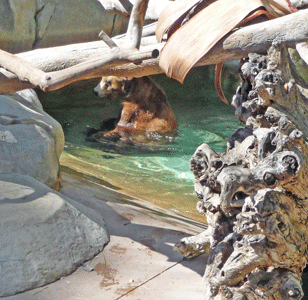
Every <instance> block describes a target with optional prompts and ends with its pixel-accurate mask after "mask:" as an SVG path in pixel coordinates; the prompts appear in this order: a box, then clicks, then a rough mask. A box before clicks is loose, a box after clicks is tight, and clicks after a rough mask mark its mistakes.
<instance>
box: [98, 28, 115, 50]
mask: <svg viewBox="0 0 308 300" xmlns="http://www.w3.org/2000/svg"><path fill="white" fill-rule="evenodd" d="M98 37H99V38H101V39H102V40H103V41H104V42H105V43H106V45H107V46H108V47H109V48H110V49H113V48H117V47H118V45H117V44H116V43H115V42H114V41H113V40H112V39H111V38H110V37H109V36H108V34H107V33H105V32H104V30H102V31H101V32H100V33H99V34H98Z"/></svg>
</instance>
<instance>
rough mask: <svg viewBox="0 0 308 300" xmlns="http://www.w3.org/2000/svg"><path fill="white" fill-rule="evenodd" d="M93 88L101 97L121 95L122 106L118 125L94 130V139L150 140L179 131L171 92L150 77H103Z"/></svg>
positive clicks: (148, 141)
mask: <svg viewBox="0 0 308 300" xmlns="http://www.w3.org/2000/svg"><path fill="white" fill-rule="evenodd" d="M93 92H94V93H95V94H96V95H98V96H101V97H106V96H111V97H112V98H115V97H117V96H119V97H120V98H121V104H122V110H121V113H120V117H119V120H116V121H117V124H116V126H115V128H114V129H113V130H108V131H106V130H105V131H99V132H97V133H94V134H93V136H92V140H99V139H100V138H106V139H114V140H117V139H118V140H121V141H122V142H123V141H124V142H132V143H135V144H147V143H151V142H153V141H154V142H155V141H157V140H160V138H164V139H166V137H167V138H172V137H173V138H174V137H175V136H176V135H177V128H178V126H177V121H176V118H175V115H174V113H173V111H172V109H171V107H170V105H169V103H168V101H167V96H166V94H165V92H164V91H163V90H162V88H161V87H159V86H158V85H157V83H156V82H154V80H152V79H151V78H150V77H140V78H132V79H128V78H119V77H115V76H108V77H103V78H102V80H101V82H100V83H99V84H98V86H97V87H96V88H95V89H94V90H93ZM113 121H115V120H113ZM106 129H107V128H106Z"/></svg>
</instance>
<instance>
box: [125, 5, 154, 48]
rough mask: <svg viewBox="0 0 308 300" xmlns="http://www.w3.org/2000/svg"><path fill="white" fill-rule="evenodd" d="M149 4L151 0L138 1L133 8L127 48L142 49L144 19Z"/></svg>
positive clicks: (127, 36)
mask: <svg viewBox="0 0 308 300" xmlns="http://www.w3.org/2000/svg"><path fill="white" fill-rule="evenodd" d="M148 3H149V0H137V1H136V3H135V5H134V7H133V11H132V13H131V18H130V20H129V23H128V28H127V34H126V45H127V46H126V47H127V48H131V49H133V48H136V49H139V47H140V41H141V36H142V29H143V24H144V17H145V13H146V10H147V7H148Z"/></svg>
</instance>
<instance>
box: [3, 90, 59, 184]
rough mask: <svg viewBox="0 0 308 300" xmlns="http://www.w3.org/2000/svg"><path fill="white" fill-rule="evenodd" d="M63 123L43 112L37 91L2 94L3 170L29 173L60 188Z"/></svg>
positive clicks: (8, 172) (6, 172)
mask: <svg viewBox="0 0 308 300" xmlns="http://www.w3.org/2000/svg"><path fill="white" fill-rule="evenodd" d="M63 147H64V134H63V131H62V127H61V125H60V124H59V123H58V122H57V121H56V120H54V119H53V118H52V117H50V116H49V115H48V114H47V113H46V112H44V111H43V108H42V105H41V104H40V102H39V100H38V98H37V96H36V94H35V92H34V91H33V90H23V91H21V92H18V93H16V94H14V95H0V153H1V156H0V170H1V173H5V174H12V173H17V174H23V175H29V176H31V177H33V178H35V179H37V180H38V181H40V182H42V183H44V184H46V185H47V186H49V187H52V188H55V189H58V188H59V180H60V178H59V177H60V175H59V171H60V163H59V158H60V155H61V152H62V150H63Z"/></svg>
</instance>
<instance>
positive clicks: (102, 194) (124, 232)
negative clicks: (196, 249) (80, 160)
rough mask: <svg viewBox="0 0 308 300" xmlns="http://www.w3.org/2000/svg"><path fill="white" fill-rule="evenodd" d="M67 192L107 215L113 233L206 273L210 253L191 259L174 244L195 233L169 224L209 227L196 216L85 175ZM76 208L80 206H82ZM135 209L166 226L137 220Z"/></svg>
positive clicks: (199, 272)
mask: <svg viewBox="0 0 308 300" xmlns="http://www.w3.org/2000/svg"><path fill="white" fill-rule="evenodd" d="M71 178H72V177H71ZM73 180H74V179H73ZM64 181H65V177H64ZM80 181H81V182H83V181H84V184H79V185H78V184H77V182H80ZM64 184H65V183H64ZM87 187H89V193H88V192H87V195H88V197H86V198H85V197H84V196H83V194H84V191H82V190H84V189H85V188H87ZM78 189H80V190H78ZM91 193H92V195H91ZM63 194H64V195H65V196H68V197H71V199H74V201H77V202H79V203H82V204H83V205H84V206H86V207H87V208H91V209H93V210H95V211H96V212H97V213H99V214H100V215H101V216H102V217H103V219H104V221H105V224H106V227H107V229H108V232H109V234H110V235H111V236H121V237H125V238H129V239H131V240H132V241H134V242H138V243H140V244H142V245H144V246H146V247H148V248H149V249H150V250H152V251H155V252H158V253H160V254H162V255H164V256H166V257H168V261H171V262H180V263H181V264H182V265H183V266H185V267H187V268H190V269H192V270H194V271H195V272H197V273H198V274H200V275H201V276H202V275H203V273H204V269H205V264H206V258H207V257H206V256H205V255H202V256H200V257H197V258H194V259H189V260H188V259H185V258H183V256H182V254H180V253H177V252H174V251H173V245H174V244H176V243H177V242H179V240H180V239H182V238H183V237H187V236H190V235H191V234H189V233H188V231H187V232H185V231H183V230H175V229H170V228H168V224H170V227H174V225H177V224H179V226H181V228H185V224H187V227H189V226H190V225H192V226H195V229H196V230H198V229H197V228H199V229H200V230H199V232H201V231H203V230H205V228H206V225H205V224H201V223H198V222H197V221H195V220H193V219H189V218H186V217H182V216H180V215H178V216H177V215H174V214H171V213H170V214H168V212H163V211H162V210H159V209H157V210H156V209H155V208H153V206H152V207H147V206H146V202H145V201H142V200H138V199H135V198H133V197H130V196H126V195H124V194H121V193H119V192H117V191H113V190H111V189H107V188H105V187H103V186H97V185H96V186H93V184H91V182H89V181H86V180H85V179H84V178H81V179H80V178H76V185H75V184H74V187H73V193H72V190H70V191H66V190H65V186H64V190H63ZM113 204H114V205H113ZM119 204H120V207H121V209H122V211H123V207H124V208H125V207H126V206H127V212H126V211H125V212H123V213H119V212H118V211H117V210H116V209H115V208H114V207H119ZM72 205H74V203H72ZM76 208H77V209H78V207H76ZM134 211H136V213H137V214H140V213H141V214H142V215H143V216H144V217H145V218H147V216H148V217H149V221H147V220H146V221H145V223H149V222H150V219H154V220H156V221H155V223H157V220H158V223H163V224H166V227H164V225H163V226H160V227H158V226H151V225H146V224H140V220H138V223H137V222H136V223H135V222H134V219H135V215H134ZM196 227H197V228H196Z"/></svg>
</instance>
